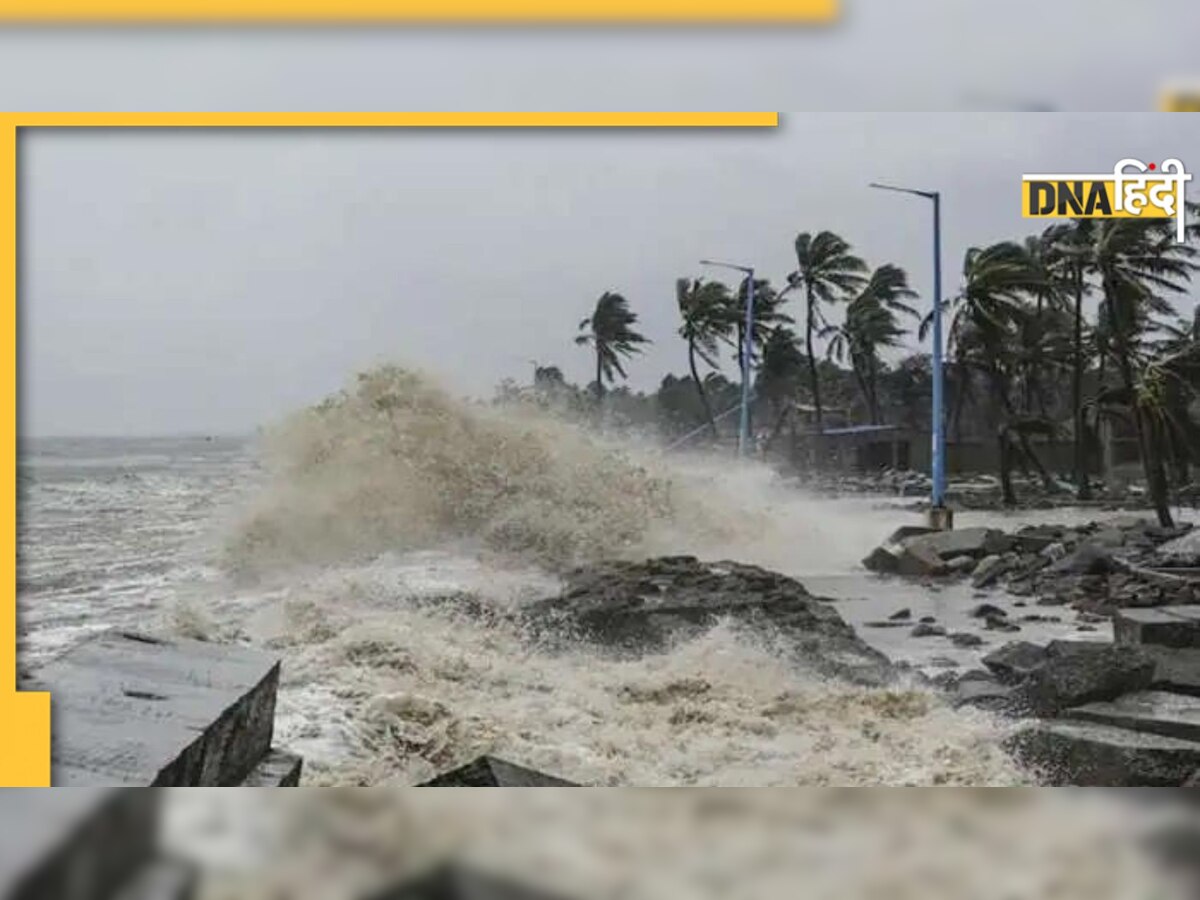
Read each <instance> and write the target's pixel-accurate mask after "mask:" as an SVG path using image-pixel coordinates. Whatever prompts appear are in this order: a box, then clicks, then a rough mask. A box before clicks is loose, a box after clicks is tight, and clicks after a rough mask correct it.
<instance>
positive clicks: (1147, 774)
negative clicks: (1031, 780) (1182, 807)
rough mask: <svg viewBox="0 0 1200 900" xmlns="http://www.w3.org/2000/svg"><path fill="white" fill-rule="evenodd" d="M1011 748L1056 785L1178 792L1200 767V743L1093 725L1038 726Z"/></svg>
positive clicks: (1014, 741) (1020, 735) (1022, 732)
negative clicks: (1162, 789)
mask: <svg viewBox="0 0 1200 900" xmlns="http://www.w3.org/2000/svg"><path fill="white" fill-rule="evenodd" d="M1006 747H1007V748H1008V750H1009V751H1010V752H1011V753H1012V754H1013V755H1014V756H1015V757H1016V758H1017V759H1019V760H1020V761H1021V762H1022V763H1024V764H1025V765H1027V766H1030V767H1031V768H1033V769H1035V770H1037V771H1038V772H1039V773H1040V774H1041V776H1042V779H1043V781H1044V782H1045V783H1047V784H1055V785H1081V786H1085V787H1178V786H1179V785H1181V784H1183V783H1184V782H1185V781H1186V780H1187V779H1188V777H1189V776H1190V775H1191V774H1192V773H1193V772H1195V771H1196V770H1197V768H1200V743H1196V742H1194V741H1183V740H1179V739H1178V738H1172V737H1165V736H1163V735H1158V734H1150V733H1146V732H1140V731H1133V730H1131V729H1128V728H1117V727H1114V726H1111V725H1101V724H1096V723H1092V722H1076V721H1068V720H1062V719H1059V720H1053V721H1046V722H1037V723H1035V724H1032V725H1029V726H1027V727H1025V728H1023V729H1021V730H1020V731H1018V732H1017V733H1016V734H1014V735H1013V736H1012V737H1010V738H1009V739H1008V740H1007V741H1006Z"/></svg>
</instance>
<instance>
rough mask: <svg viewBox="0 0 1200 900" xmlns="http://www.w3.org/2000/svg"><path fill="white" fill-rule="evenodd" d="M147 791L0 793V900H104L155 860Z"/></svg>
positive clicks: (155, 801)
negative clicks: (1, 899) (1, 837)
mask: <svg viewBox="0 0 1200 900" xmlns="http://www.w3.org/2000/svg"><path fill="white" fill-rule="evenodd" d="M158 813H159V795H158V791H154V790H132V791H120V790H115V789H110V788H103V789H102V788H85V789H79V790H74V791H44V790H35V789H30V790H21V789H8V790H3V791H0V834H2V835H3V839H2V840H0V897H4V898H6V900H109V898H111V897H112V895H113V891H114V890H116V889H117V888H118V887H119V886H121V885H123V884H126V883H127V882H128V881H129V879H130V878H131V877H132V876H133V875H134V874H135V873H137V872H139V871H140V870H142V868H143V867H144V866H146V865H147V864H149V863H150V862H151V861H152V860H153V859H154V857H155V854H156V844H157V832H158V821H159V815H158Z"/></svg>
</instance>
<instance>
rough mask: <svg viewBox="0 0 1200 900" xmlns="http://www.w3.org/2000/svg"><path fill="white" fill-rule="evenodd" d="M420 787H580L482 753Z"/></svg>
mask: <svg viewBox="0 0 1200 900" xmlns="http://www.w3.org/2000/svg"><path fill="white" fill-rule="evenodd" d="M417 787H578V785H577V784H575V783H574V782H570V781H564V780H563V779H561V778H555V777H554V776H553V775H547V774H545V773H544V772H538V771H536V770H535V769H527V768H525V767H524V766H518V765H515V764H513V763H510V762H507V761H506V760H503V759H497V758H496V757H494V756H480V757H479V758H477V759H474V760H472V761H471V762H469V763H467V764H466V765H464V766H459V767H458V768H457V769H454V770H453V771H450V772H444V773H443V774H441V775H438V776H437V777H436V778H431V779H430V780H429V781H426V782H423V783H421V784H419V785H417Z"/></svg>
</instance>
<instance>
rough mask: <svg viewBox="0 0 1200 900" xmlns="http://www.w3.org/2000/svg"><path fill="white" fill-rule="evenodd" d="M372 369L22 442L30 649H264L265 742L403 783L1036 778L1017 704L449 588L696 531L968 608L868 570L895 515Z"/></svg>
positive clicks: (904, 645)
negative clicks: (479, 611)
mask: <svg viewBox="0 0 1200 900" xmlns="http://www.w3.org/2000/svg"><path fill="white" fill-rule="evenodd" d="M370 387H371V391H369V392H367V396H368V397H369V399H370V402H369V403H364V402H363V396H364V395H363V391H362V390H361V389H360V391H359V392H358V393H353V392H352V393H351V394H349V395H348V396H347V398H344V402H343V403H342V406H341V407H340V408H336V409H335V410H334V412H333V414H331V415H323V416H317V417H315V418H314V416H313V415H312V414H310V413H306V414H302V415H301V416H299V417H296V418H294V419H292V420H291V421H290V422H289V423H287V425H286V426H285V427H284V428H282V429H280V430H279V431H277V432H275V433H274V434H273V436H272V439H271V441H268V442H266V443H264V442H261V441H241V440H225V439H215V440H210V439H205V438H199V439H197V438H190V439H155V440H141V439H138V440H45V441H36V442H32V443H27V444H26V445H25V446H24V447H23V448H22V455H21V470H20V485H21V516H20V530H19V542H20V549H19V611H20V649H21V660H22V665H23V666H25V667H31V666H36V665H37V664H38V663H40V662H42V661H44V660H45V659H47V658H49V657H50V656H51V655H53V654H55V653H58V652H61V651H63V650H64V649H66V648H69V647H70V646H73V645H74V644H75V643H76V642H78V641H80V640H82V639H84V638H85V637H86V636H87V635H88V634H90V633H93V632H95V631H97V630H100V629H103V628H107V627H112V626H114V625H120V626H125V627H137V628H151V629H158V630H163V631H165V632H168V633H173V634H178V635H184V636H192V637H201V638H204V639H209V640H227V641H239V642H244V643H248V644H251V645H256V646H261V647H266V648H270V649H271V650H273V651H275V652H277V653H279V654H280V655H281V656H282V658H283V660H284V669H283V671H284V675H283V685H282V690H281V694H280V698H279V710H278V717H277V723H278V728H277V732H278V742H279V743H280V744H282V745H285V746H288V747H290V748H292V749H294V750H296V751H298V752H300V753H302V754H304V756H305V757H306V760H307V772H308V779H309V781H310V783H314V784H378V783H386V782H391V783H396V784H413V783H416V782H419V781H421V780H423V779H425V778H428V777H430V776H431V775H433V774H435V773H436V772H438V771H440V770H444V769H446V768H448V767H452V766H453V765H455V764H457V763H459V762H462V761H465V760H467V759H469V758H472V757H473V756H475V755H477V754H479V753H484V752H491V753H496V754H498V755H502V756H506V757H509V758H512V759H514V760H516V761H520V762H523V763H525V764H528V765H532V766H536V767H540V768H543V769H545V770H547V771H550V772H554V773H557V774H559V775H561V776H563V777H566V778H569V779H572V780H578V781H582V782H585V783H589V784H599V785H640V786H655V785H680V786H687V785H694V786H712V785H721V786H776V785H832V786H841V785H868V784H869V785H877V784H885V785H887V784H890V785H911V784H920V785H939V784H950V785H954V784H959V785H990V784H1020V783H1024V782H1027V781H1028V779H1029V776H1028V774H1027V773H1024V772H1021V771H1020V770H1018V769H1017V768H1016V767H1015V766H1014V764H1013V763H1012V762H1011V761H1010V760H1009V759H1008V758H1007V757H1006V756H1005V755H1004V754H1003V753H1002V752H1001V751H1000V750H999V749H998V744H999V741H1000V739H1001V738H1002V737H1003V734H1004V733H1005V731H1006V729H1007V728H1009V727H1011V725H1008V724H1005V723H1002V722H998V721H995V720H993V719H992V718H990V717H988V716H987V715H985V714H982V713H978V712H970V711H953V710H951V709H949V708H948V707H947V706H945V705H944V704H943V703H942V702H941V700H940V699H939V698H938V697H937V696H936V695H933V694H930V693H928V692H926V691H924V690H921V689H919V688H915V687H914V688H911V689H904V688H901V689H896V690H869V689H862V688H855V687H850V686H847V685H842V684H837V683H829V682H824V681H819V680H815V679H813V678H812V677H811V676H809V675H806V674H802V673H800V672H797V671H795V670H794V669H792V668H790V667H789V666H787V665H785V664H784V663H783V662H782V661H781V658H782V657H781V654H779V653H777V652H775V650H774V648H773V647H772V646H771V641H770V639H769V638H766V639H764V638H752V637H749V636H747V635H746V634H744V633H742V632H740V631H739V630H738V629H736V628H735V627H733V626H732V625H731V624H725V625H721V626H719V627H717V628H715V629H714V630H712V631H711V632H709V633H708V634H706V635H704V636H702V637H700V638H699V639H696V640H693V641H689V642H686V643H683V644H680V645H679V646H677V647H675V648H673V649H672V651H671V652H669V653H665V654H662V655H656V656H650V657H647V658H645V659H641V660H632V661H631V660H613V659H609V658H605V657H603V656H601V655H599V654H596V653H593V652H591V651H589V650H587V649H584V648H575V649H573V650H571V651H569V652H561V651H554V652H552V651H550V650H548V649H546V648H543V647H539V646H538V645H537V644H536V643H533V642H531V641H530V640H529V639H528V637H527V636H526V635H524V634H521V633H519V632H518V631H516V630H515V629H514V628H513V627H511V626H506V625H496V624H494V623H493V624H488V623H486V622H483V621H480V620H479V619H477V618H470V617H467V616H466V615H464V614H463V613H461V612H459V611H458V610H459V609H460V607H459V605H458V604H456V603H455V602H454V601H455V598H457V597H460V596H462V595H464V594H470V595H472V596H474V597H476V598H478V599H479V600H481V601H483V603H484V604H485V605H490V606H494V607H500V608H503V607H506V606H511V605H513V604H520V603H523V602H528V601H530V600H533V599H537V598H540V597H544V596H547V595H548V594H552V593H553V592H554V591H555V590H556V589H557V585H558V580H557V576H556V575H555V574H554V573H555V571H556V570H557V569H558V568H560V567H561V566H562V565H564V564H567V563H569V562H576V561H581V560H586V559H587V558H594V557H596V556H605V555H623V556H635V557H636V556H646V555H649V554H655V553H666V552H688V553H694V554H696V555H698V556H700V557H703V558H711V559H721V558H732V559H737V560H741V561H744V562H753V563H758V564H762V565H765V566H768V567H770V568H773V569H776V570H779V571H782V572H785V573H787V574H790V575H793V576H795V577H797V578H799V579H800V580H802V581H803V582H804V583H805V584H806V585H807V586H808V587H809V589H810V590H812V591H813V592H815V593H818V594H823V595H828V596H832V597H836V598H838V606H839V608H840V609H841V610H842V612H843V615H845V616H846V618H847V619H848V620H850V621H851V622H854V623H863V622H866V621H870V620H874V619H880V618H886V616H887V615H888V614H890V613H891V612H893V611H895V610H896V609H897V608H900V607H904V606H907V607H909V608H911V609H912V611H913V614H914V616H920V615H924V614H926V613H931V614H934V615H937V616H938V617H939V619H941V620H942V621H943V622H945V623H946V624H948V625H950V626H951V627H952V628H953V627H958V626H959V625H960V624H961V625H963V626H964V627H965V626H967V625H968V624H969V620H968V619H967V616H966V610H967V609H968V608H969V606H970V604H972V603H973V602H978V601H974V600H973V598H972V597H971V595H970V593H971V592H970V591H969V590H968V589H966V588H947V589H945V590H941V591H937V592H934V591H930V590H927V589H923V588H921V587H919V586H913V585H905V584H901V583H898V582H883V581H880V580H878V579H876V578H874V577H873V576H870V575H868V574H867V573H866V572H864V571H863V570H862V568H861V566H860V565H859V559H860V558H861V557H862V556H863V555H864V553H865V552H866V551H867V549H868V548H869V547H870V546H872V545H873V544H874V543H876V542H877V541H878V540H879V539H880V538H881V537H883V536H884V535H886V534H887V533H888V532H889V531H890V530H891V529H892V528H893V527H895V526H896V525H897V524H901V523H903V522H905V521H910V520H912V519H913V518H914V514H912V513H906V512H902V511H900V510H898V509H896V508H895V505H894V504H889V503H887V502H882V501H880V500H878V499H874V500H872V499H855V500H839V501H834V500H827V499H817V498H814V497H812V496H809V495H807V494H805V493H804V492H803V491H802V490H800V489H797V488H796V487H795V486H789V485H787V484H785V483H783V482H782V481H781V480H780V479H778V478H777V477H775V476H774V475H773V474H772V473H770V472H769V471H767V470H766V469H765V468H763V467H761V466H757V465H753V464H750V465H745V466H738V465H734V464H732V463H730V462H729V461H727V460H706V459H695V458H692V459H685V458H678V457H671V458H664V457H662V455H661V454H659V453H657V452H656V451H654V450H653V449H652V448H646V447H640V448H638V447H629V446H616V445H613V444H610V443H605V444H597V443H596V442H595V441H593V440H592V439H591V438H589V437H587V436H586V435H585V434H584V433H583V432H581V431H580V430H579V429H574V428H568V427H567V426H562V425H560V424H558V423H556V422H550V421H548V420H547V418H546V417H545V416H542V415H540V414H537V415H532V416H531V415H528V414H526V413H525V412H520V411H518V412H512V411H505V412H497V411H493V410H483V409H478V408H474V407H470V406H468V405H465V404H460V403H457V402H456V401H452V400H450V399H449V398H447V397H445V396H444V395H441V394H440V393H439V392H437V391H436V389H433V388H431V387H428V386H426V385H424V384H423V383H421V384H418V385H416V386H415V387H414V385H413V384H411V383H406V384H405V388H406V389H407V390H408V392H409V394H415V395H416V399H415V400H413V401H412V402H408V403H407V405H404V406H402V408H399V409H397V407H396V405H395V404H394V403H393V405H392V406H388V404H387V403H383V404H380V402H379V397H380V396H383V397H384V398H385V399H386V398H388V397H393V399H394V396H395V393H394V392H393V393H389V390H391V389H392V388H394V385H391V386H388V385H384V386H383V387H380V386H379V385H374V386H370ZM409 394H405V396H408V395H409ZM381 407H382V408H383V409H384V410H385V412H384V413H383V414H380V412H379V410H380V408H381ZM530 460H532V461H533V462H532V464H531V463H530ZM1070 515H1071V514H1070V513H1069V512H1066V511H1058V512H1056V513H1054V514H1053V515H1049V516H1044V517H1048V518H1052V519H1055V520H1060V521H1061V520H1065V519H1066V518H1067V517H1069V516H1070ZM1089 515H1091V514H1090V513H1089ZM984 518H985V517H980V516H965V517H964V523H967V524H969V523H970V521H976V520H978V521H983V520H984ZM1074 628H1075V626H1074V624H1073V623H1071V622H1065V623H1063V624H1062V625H1059V626H1041V625H1039V626H1027V627H1026V631H1025V633H1024V634H1023V635H1022V636H1023V637H1029V638H1031V639H1043V638H1044V637H1047V636H1050V635H1058V634H1062V635H1070V634H1072V633H1073V632H1074ZM861 633H862V634H863V635H864V637H866V638H867V639H868V640H871V641H873V642H876V643H877V644H878V645H879V646H881V647H882V648H883V649H885V651H886V652H889V653H890V654H891V655H893V656H897V657H902V658H907V659H910V660H912V661H914V662H916V663H917V664H919V665H928V664H929V663H930V662H931V660H933V661H934V662H938V661H937V659H936V658H937V657H942V660H941V661H940V664H941V665H945V664H947V662H946V661H947V659H949V660H950V661H954V662H959V663H960V664H962V665H964V666H965V665H970V664H972V662H973V660H974V659H975V658H977V656H978V652H975V653H972V652H970V651H963V650H958V649H956V648H953V647H952V646H951V645H950V644H949V642H947V641H944V640H940V639H939V640H936V641H932V642H930V641H914V640H911V639H907V638H906V633H907V629H904V630H899V629H871V628H863V629H862V630H861ZM1078 636H1085V635H1078ZM1087 636H1092V637H1103V635H1096V634H1095V633H1093V634H1091V635H1087ZM988 639H989V641H992V642H997V641H999V640H1000V638H998V637H996V636H993V635H989V636H988Z"/></svg>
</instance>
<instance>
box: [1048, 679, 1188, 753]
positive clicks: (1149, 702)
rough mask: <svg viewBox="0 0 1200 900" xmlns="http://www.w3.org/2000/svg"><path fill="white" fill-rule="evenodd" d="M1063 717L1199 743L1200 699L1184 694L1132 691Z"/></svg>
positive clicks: (1087, 705)
mask: <svg viewBox="0 0 1200 900" xmlns="http://www.w3.org/2000/svg"><path fill="white" fill-rule="evenodd" d="M1063 716H1065V717H1066V718H1068V719H1077V720H1079V721H1084V722H1099V723H1100V724H1101V725H1114V726H1117V727H1119V728H1130V729H1132V730H1134V731H1145V732H1148V733H1150V734H1161V735H1165V736H1166V737H1173V738H1179V739H1180V740H1182V741H1196V742H1198V743H1200V698H1197V697H1189V696H1188V695H1187V694H1173V693H1170V692H1169V691H1135V692H1134V693H1132V694H1125V695H1124V696H1121V697H1118V698H1117V699H1115V700H1110V701H1108V702H1102V703H1088V704H1086V705H1085V706H1078V707H1075V708H1074V709H1068V710H1067V711H1066V712H1064V713H1063Z"/></svg>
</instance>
